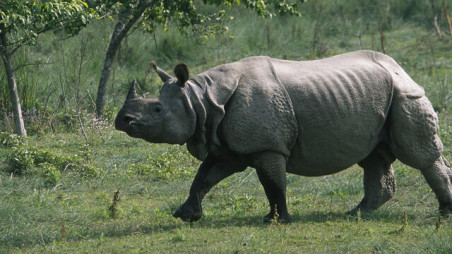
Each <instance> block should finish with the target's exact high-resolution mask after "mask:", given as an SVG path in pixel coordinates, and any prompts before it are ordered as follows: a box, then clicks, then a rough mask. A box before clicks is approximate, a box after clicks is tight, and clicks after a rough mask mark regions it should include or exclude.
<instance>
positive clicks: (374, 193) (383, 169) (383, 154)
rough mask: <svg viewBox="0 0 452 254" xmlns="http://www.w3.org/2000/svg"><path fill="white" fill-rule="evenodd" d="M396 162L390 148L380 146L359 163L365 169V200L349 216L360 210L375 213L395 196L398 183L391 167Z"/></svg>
mask: <svg viewBox="0 0 452 254" xmlns="http://www.w3.org/2000/svg"><path fill="white" fill-rule="evenodd" d="M394 160H395V157H394V155H393V154H392V153H391V152H390V151H389V148H388V147H387V146H386V145H383V144H380V145H379V146H378V147H377V148H376V149H375V150H374V151H373V152H372V153H371V154H370V155H369V156H368V157H366V158H365V159H364V160H363V161H361V162H360V163H359V165H360V166H361V167H363V169H364V181H363V184H364V198H363V199H362V200H361V202H360V203H359V204H358V205H357V206H356V207H355V208H353V209H352V210H350V211H349V212H347V214H350V215H354V214H356V212H357V211H358V210H359V209H361V210H364V211H373V210H375V209H377V208H378V207H380V206H381V205H382V204H384V203H385V202H386V201H388V200H389V199H391V198H392V197H393V196H394V193H395V189H396V182H395V177H394V170H393V169H392V166H391V163H392V162H394Z"/></svg>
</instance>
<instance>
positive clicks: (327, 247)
mask: <svg viewBox="0 0 452 254" xmlns="http://www.w3.org/2000/svg"><path fill="white" fill-rule="evenodd" d="M451 124H452V118H451V117H450V115H447V114H442V115H441V126H442V127H443V126H445V127H446V128H445V129H443V130H442V132H441V136H442V139H443V141H444V142H445V143H446V148H445V151H446V153H445V154H446V156H447V157H448V158H449V159H450V158H451V149H450V144H451V139H452V131H451V129H450V126H451ZM88 134H89V135H88V142H89V143H88V144H89V151H90V152H89V158H88V159H86V160H85V163H89V164H90V165H93V167H95V168H98V169H99V171H100V172H101V173H100V174H99V175H97V176H95V177H90V176H87V177H86V176H85V177H84V176H83V175H81V174H80V173H79V172H78V171H77V170H75V169H74V168H73V169H70V168H68V169H65V170H61V176H60V178H59V181H58V182H56V183H54V184H53V185H51V186H49V185H48V184H46V179H47V178H46V176H45V175H41V174H38V173H36V172H38V169H39V167H38V166H32V167H31V168H30V169H29V170H28V171H26V172H24V173H23V174H22V175H21V176H16V175H14V174H13V175H11V174H9V173H6V172H5V171H4V170H3V171H1V173H0V253H2V252H9V253H18V252H20V253H36V252H44V253H47V252H57V253H67V252H88V253H94V252H96V253H97V252H106V253H130V252H137V253H156V252H159V253H175V252H178V253H179V252H182V253H193V252H195V253H199V252H201V253H233V252H234V253H235V252H239V253H242V252H246V253H248V252H252V253H288V252H289V253H290V252H295V253H343V252H352V253H371V252H373V253H375V252H377V253H380V252H381V253H413V252H414V253H450V252H451V251H452V242H451V241H450V239H451V237H452V227H451V223H452V222H451V219H450V218H449V219H445V218H443V219H442V222H441V226H440V227H439V228H438V229H437V228H436V226H435V225H436V222H437V220H438V211H437V206H438V204H437V201H436V198H435V195H434V194H433V193H432V191H431V189H430V188H429V187H428V186H427V184H426V182H425V180H424V179H423V177H422V175H421V174H420V173H419V172H418V171H417V170H414V169H411V168H408V167H407V166H404V165H402V164H400V163H395V165H394V167H395V174H396V179H397V182H398V190H397V193H396V196H395V197H394V198H393V199H392V200H390V201H389V202H387V203H386V204H385V205H383V206H382V207H380V208H379V209H378V210H377V211H375V212H373V213H368V214H360V215H359V216H346V215H344V212H346V211H347V210H349V209H351V208H353V207H354V206H355V205H356V204H357V203H358V202H359V201H360V199H361V198H362V195H363V190H362V177H363V174H362V170H361V169H360V168H358V167H356V166H355V167H352V168H350V169H348V170H345V171H343V172H341V173H339V174H335V175H331V176H325V177H312V178H308V177H300V176H295V175H288V189H287V197H288V204H289V211H290V213H291V214H292V217H293V222H292V223H290V224H282V225H279V224H272V225H266V224H263V223H262V217H263V216H264V215H265V214H266V213H267V212H268V210H267V209H268V207H267V206H268V205H267V200H266V197H265V195H264V191H263V189H262V187H261V185H260V183H259V181H258V179H257V175H256V174H255V172H254V170H253V169H247V170H246V171H245V172H242V173H239V174H236V175H233V176H232V177H230V178H227V179H225V180H224V181H222V182H221V183H219V184H218V185H217V186H216V187H214V188H213V189H212V190H211V192H209V194H208V195H207V196H206V198H205V200H204V203H203V204H204V205H203V209H204V215H205V216H204V217H203V218H202V219H201V220H200V221H199V222H195V223H185V222H182V221H180V220H178V219H174V218H173V217H172V216H171V213H172V212H174V211H175V209H177V207H178V206H179V205H181V204H182V203H183V202H184V201H185V198H186V197H187V195H188V190H189V187H190V184H191V181H192V178H193V176H194V174H195V173H196V169H197V166H198V164H199V162H197V161H196V160H194V159H192V158H191V157H190V156H189V155H188V154H187V152H186V149H185V147H179V146H171V145H155V144H149V143H146V142H144V141H141V140H136V139H131V138H130V137H128V136H126V135H125V134H122V133H119V132H117V131H115V130H113V129H112V128H107V129H103V130H101V134H102V136H103V140H102V139H101V138H100V137H99V135H98V133H96V132H94V131H93V130H91V129H89V131H88ZM27 146H28V147H35V148H36V149H48V150H51V151H53V153H54V154H56V156H63V157H64V156H69V155H74V154H80V150H81V149H80V147H83V146H85V147H86V144H85V141H84V138H83V137H82V135H81V134H77V133H75V134H58V135H43V136H40V137H32V138H30V139H29V140H28V144H27ZM9 149H10V148H8V147H5V146H3V147H0V158H1V161H2V165H3V168H8V165H7V164H8V163H7V159H6V156H7V154H8V150H9ZM150 158H152V160H151V159H150ZM168 158H170V161H166V162H165V160H166V159H168ZM155 161H163V162H162V163H161V164H153V165H156V167H157V165H160V167H162V168H163V170H167V172H168V173H169V174H170V175H169V176H167V177H165V175H163V177H162V175H160V174H157V173H156V172H154V173H153V172H152V171H145V173H143V171H140V170H131V167H130V166H131V165H141V164H144V163H151V165H152V163H155ZM146 172H147V173H146ZM171 172H174V173H175V174H176V173H177V176H178V177H171ZM178 172H179V173H178ZM180 172H184V173H182V174H180ZM118 190H119V201H117V204H116V210H115V212H114V214H112V211H111V209H110V207H111V206H112V202H113V195H114V193H115V192H116V191H118ZM404 214H406V216H407V225H406V226H404V224H405V222H404V219H403V216H404ZM403 227H404V230H401V229H402V228H403Z"/></svg>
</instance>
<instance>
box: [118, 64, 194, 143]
mask: <svg viewBox="0 0 452 254" xmlns="http://www.w3.org/2000/svg"><path fill="white" fill-rule="evenodd" d="M151 64H152V65H153V68H154V69H155V70H156V71H157V73H158V75H159V76H160V79H161V80H162V81H163V82H164V85H163V86H162V89H161V90H160V95H159V97H158V98H142V97H140V96H139V95H138V94H137V92H136V90H135V87H136V83H137V82H136V80H134V81H133V82H132V83H131V85H130V88H129V93H128V95H127V99H126V101H125V103H124V105H123V107H122V108H121V110H120V111H119V113H118V115H117V116H116V120H115V127H116V129H118V130H121V131H124V132H126V133H127V134H128V135H129V136H131V137H135V138H141V139H144V140H146V141H149V142H153V143H169V144H183V143H185V142H187V140H188V139H189V138H190V137H191V136H192V135H193V133H194V131H195V127H196V115H195V112H194V110H193V108H192V107H191V103H190V101H189V98H188V94H187V92H186V89H185V82H186V81H187V80H188V76H189V72H188V67H187V66H186V65H185V64H179V65H177V66H176V68H175V70H174V72H175V74H176V77H177V78H174V77H172V76H170V75H169V74H168V73H166V72H165V71H163V70H161V69H160V68H158V67H157V66H156V65H155V63H153V62H152V63H151Z"/></svg>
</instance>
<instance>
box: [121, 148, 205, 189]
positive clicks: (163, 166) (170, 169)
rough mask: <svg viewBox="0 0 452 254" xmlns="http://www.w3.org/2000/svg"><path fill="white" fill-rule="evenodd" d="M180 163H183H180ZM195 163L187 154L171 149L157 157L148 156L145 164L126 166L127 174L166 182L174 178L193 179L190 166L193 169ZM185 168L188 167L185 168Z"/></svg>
mask: <svg viewBox="0 0 452 254" xmlns="http://www.w3.org/2000/svg"><path fill="white" fill-rule="evenodd" d="M181 161H183V162H184V163H181ZM196 163H197V162H196V161H195V159H193V157H191V155H190V154H188V152H181V151H180V150H178V149H173V150H171V151H169V152H163V153H161V154H159V155H158V156H155V155H150V156H148V157H147V161H146V163H132V164H130V165H129V166H127V172H128V173H130V174H131V175H140V176H145V177H147V178H151V179H153V180H165V181H168V180H171V179H174V178H188V177H193V176H194V174H193V173H194V172H193V171H192V170H190V166H191V167H193V166H194V165H196ZM187 164H188V165H187ZM187 166H189V167H188V168H187Z"/></svg>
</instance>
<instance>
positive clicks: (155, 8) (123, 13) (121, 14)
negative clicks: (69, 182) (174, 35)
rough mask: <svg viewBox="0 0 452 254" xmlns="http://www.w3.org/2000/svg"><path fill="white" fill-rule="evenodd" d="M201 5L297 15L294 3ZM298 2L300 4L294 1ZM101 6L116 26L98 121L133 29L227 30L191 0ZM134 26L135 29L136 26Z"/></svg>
mask: <svg viewBox="0 0 452 254" xmlns="http://www.w3.org/2000/svg"><path fill="white" fill-rule="evenodd" d="M104 1H105V0H104ZM203 2H204V4H210V5H217V6H224V7H226V8H227V7H231V6H232V5H234V4H237V5H240V6H244V7H245V8H249V9H252V10H254V11H255V12H256V13H257V14H258V15H259V16H261V17H272V16H274V15H276V14H281V13H287V14H291V15H299V14H300V13H299V12H298V10H297V0H293V1H288V0H260V1H250V0H242V1H237V0H203ZM298 2H304V1H303V0H298ZM105 4H109V7H108V8H105V7H104V8H102V9H103V10H104V11H111V13H112V14H111V15H113V16H115V17H116V18H117V23H116V25H115V28H114V30H113V33H112V36H111V39H110V44H109V46H108V49H107V52H106V55H105V61H104V67H103V69H102V74H101V77H100V80H99V87H98V90H97V98H96V115H97V117H98V118H101V117H102V116H103V113H104V108H105V104H106V102H107V90H108V81H109V78H110V76H111V71H112V68H113V64H114V61H115V58H116V55H117V52H118V49H119V47H120V44H121V42H122V40H123V39H124V38H125V37H126V36H127V34H128V33H129V32H130V31H131V30H133V28H134V27H140V28H142V29H144V30H145V31H146V32H150V33H154V32H155V30H156V27H157V26H163V27H164V29H165V30H167V29H168V28H169V26H168V24H169V22H170V21H174V22H175V23H176V24H177V26H176V27H178V28H179V29H180V30H183V29H185V28H187V27H191V29H192V30H193V31H195V33H197V34H200V35H202V36H204V37H212V36H213V35H214V34H215V33H218V32H222V31H225V30H226V29H227V28H226V27H225V26H224V25H222V22H223V21H224V19H225V18H226V15H225V11H224V10H220V11H217V12H214V13H210V14H202V13H200V12H199V11H198V9H197V8H196V1H192V0H181V1H168V0H128V1H120V3H119V1H118V4H112V1H108V0H106V1H105ZM138 24H139V26H137V25H138Z"/></svg>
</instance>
